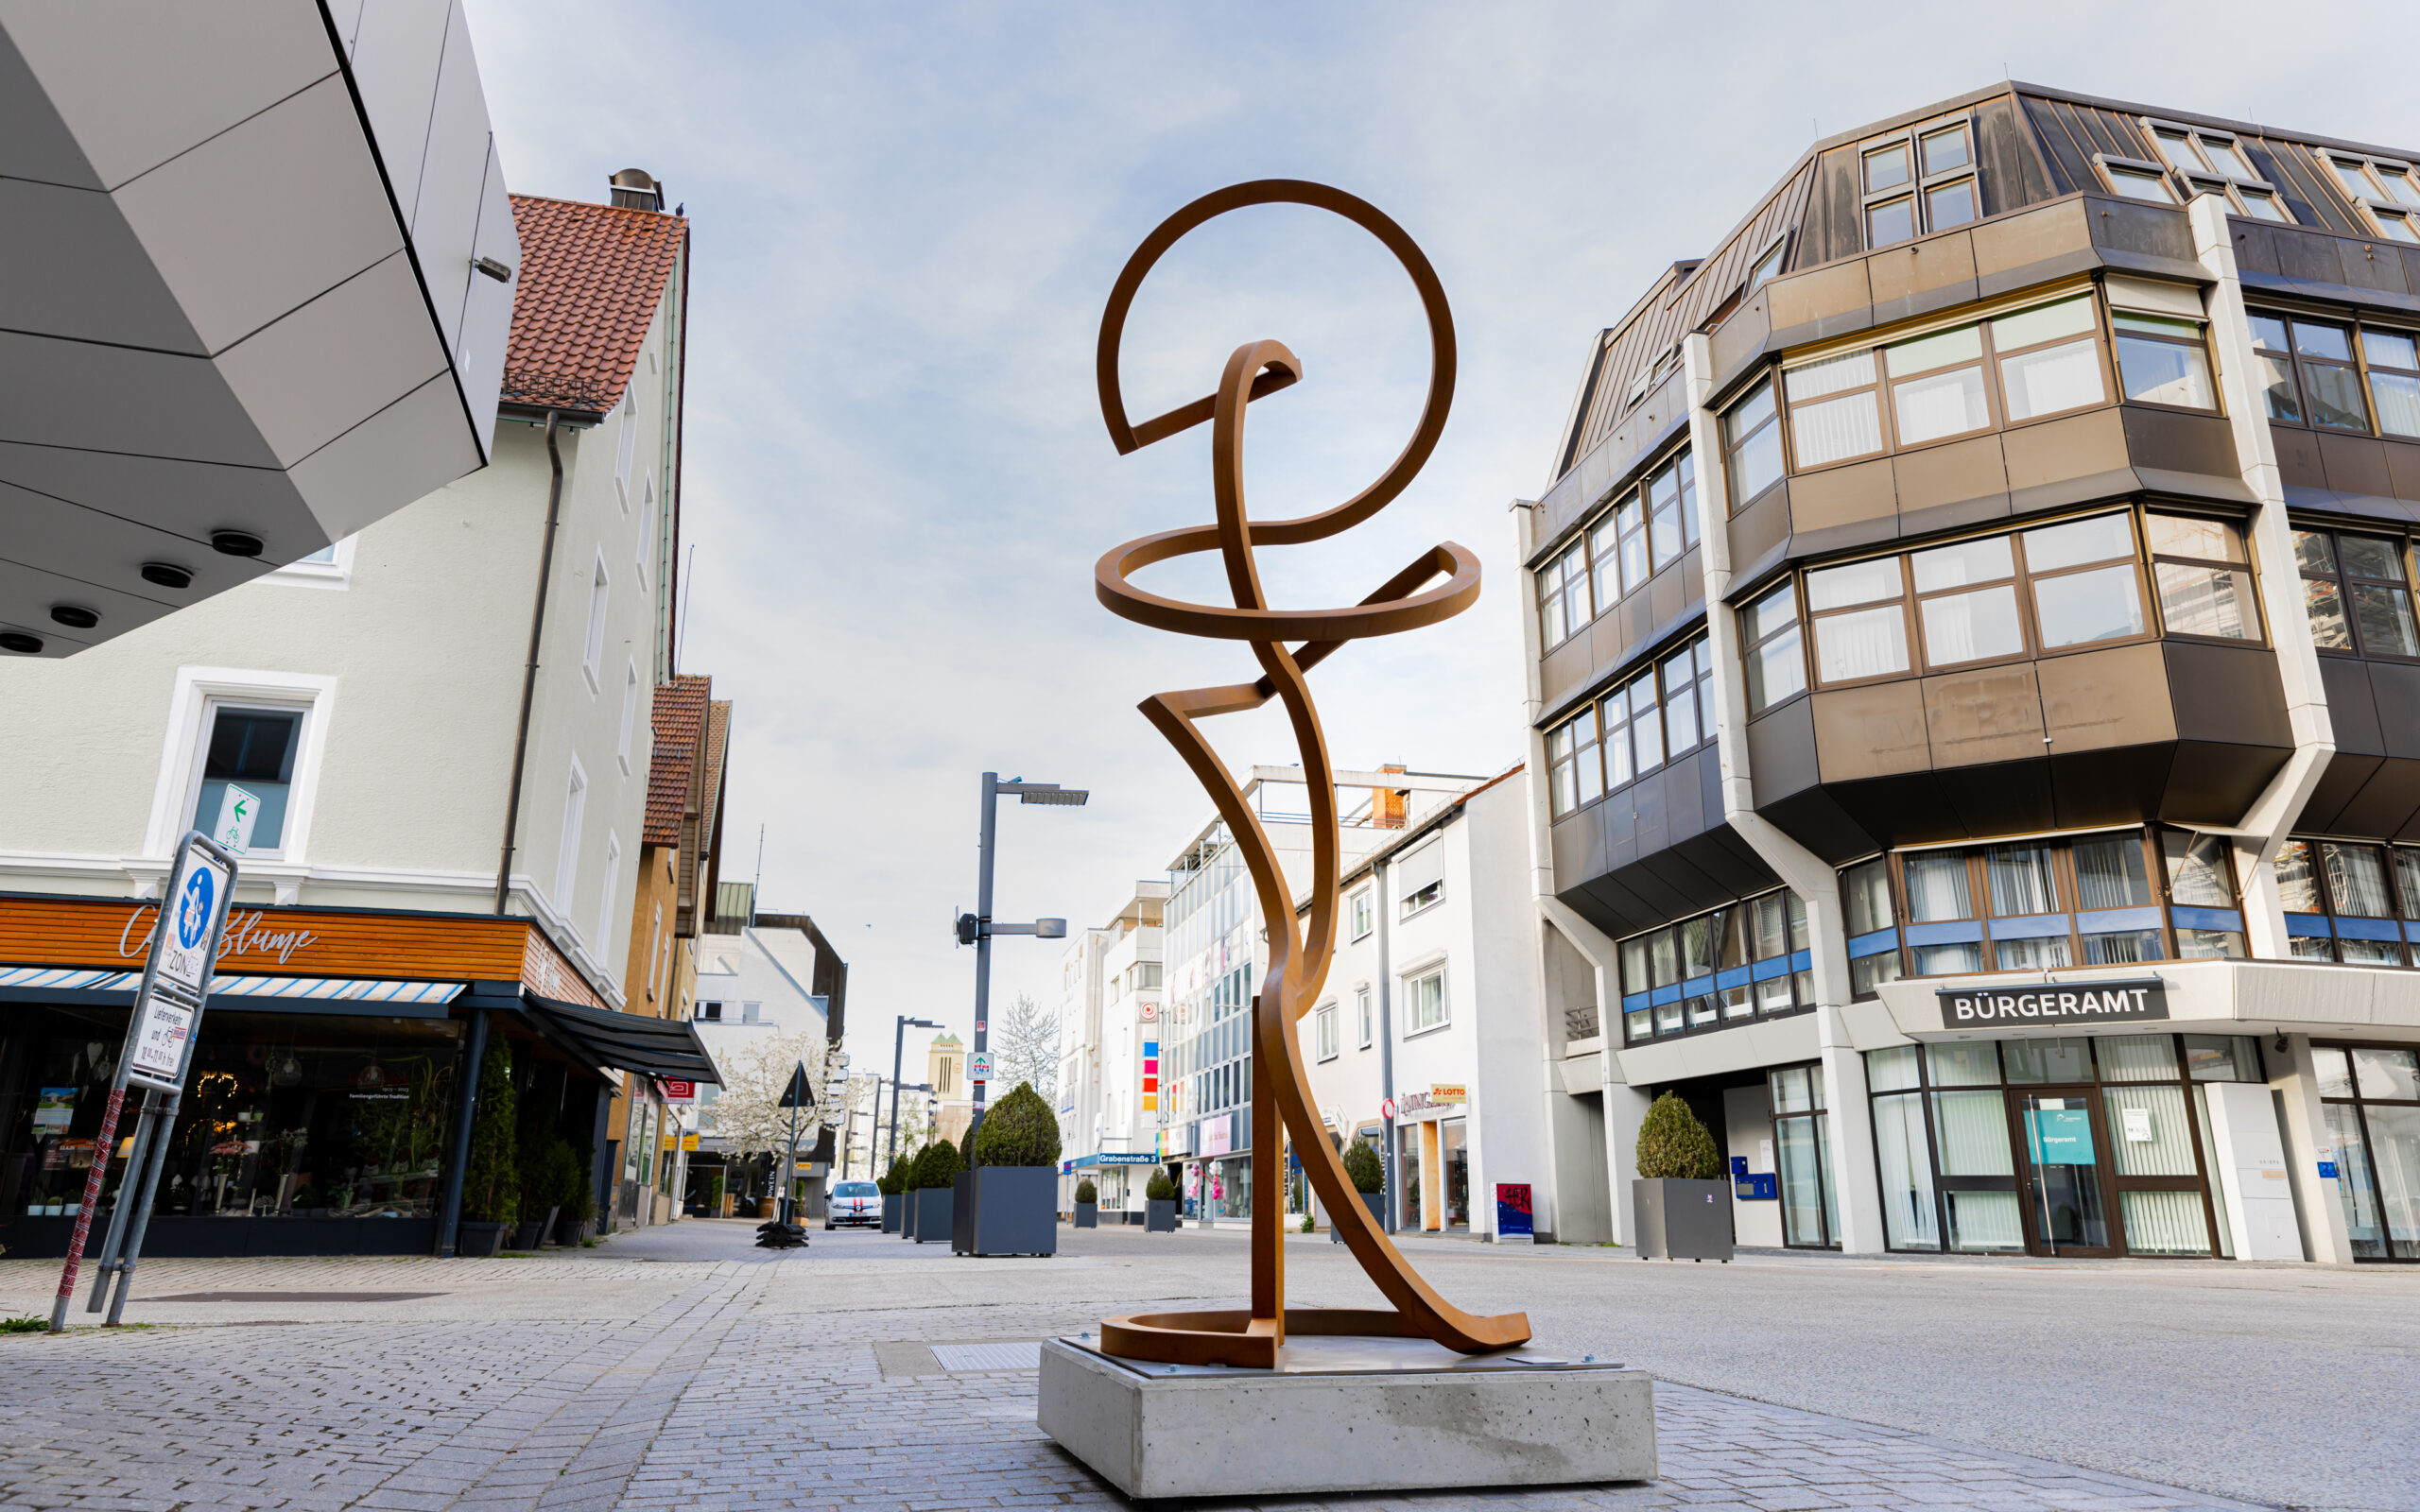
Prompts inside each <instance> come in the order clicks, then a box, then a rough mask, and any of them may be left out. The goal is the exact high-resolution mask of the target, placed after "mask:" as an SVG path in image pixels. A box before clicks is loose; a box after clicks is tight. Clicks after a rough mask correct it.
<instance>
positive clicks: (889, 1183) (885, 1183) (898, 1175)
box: [873, 1160, 908, 1197]
mask: <svg viewBox="0 0 2420 1512" xmlns="http://www.w3.org/2000/svg"><path fill="white" fill-rule="evenodd" d="M907 1183H908V1162H907V1161H905V1160H893V1161H891V1162H890V1170H888V1171H885V1172H884V1173H882V1175H880V1176H878V1177H874V1178H873V1189H874V1190H875V1191H876V1192H879V1193H881V1194H883V1195H884V1196H886V1197H895V1196H897V1195H899V1194H901V1193H902V1192H905V1191H907V1190H908V1184H907Z"/></svg>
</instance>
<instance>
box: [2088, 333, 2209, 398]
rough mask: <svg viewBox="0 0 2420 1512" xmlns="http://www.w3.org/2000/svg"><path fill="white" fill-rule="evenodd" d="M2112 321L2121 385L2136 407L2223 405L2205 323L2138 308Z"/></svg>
mask: <svg viewBox="0 0 2420 1512" xmlns="http://www.w3.org/2000/svg"><path fill="white" fill-rule="evenodd" d="M2110 320H2111V323H2112V324H2113V325H2115V326H2116V328H2117V337H2118V341H2117V344H2118V381H2119V384H2120V386H2121V387H2123V388H2124V389H2125V391H2126V398H2127V399H2128V400H2129V401H2130V402H2131V403H2134V404H2172V405H2174V406H2176V407H2177V408H2180V409H2216V408H2217V407H2218V400H2217V399H2216V398H2215V397H2214V391H2213V389H2212V388H2211V387H2210V353H2209V349H2208V347H2207V345H2206V344H2205V343H2204V340H2203V338H2202V322H2201V321H2199V320H2184V319H2178V318H2175V317H2173V316H2166V315H2143V314H2139V313H2137V312H2135V311H2133V310H2116V311H2112V312H2111V315H2110Z"/></svg>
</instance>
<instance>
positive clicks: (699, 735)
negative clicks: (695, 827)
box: [639, 673, 714, 845]
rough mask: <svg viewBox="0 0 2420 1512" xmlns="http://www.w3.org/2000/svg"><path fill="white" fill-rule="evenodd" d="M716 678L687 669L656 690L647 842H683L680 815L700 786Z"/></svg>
mask: <svg viewBox="0 0 2420 1512" xmlns="http://www.w3.org/2000/svg"><path fill="white" fill-rule="evenodd" d="M713 688H714V679H712V678H704V677H698V676H695V675H693V674H689V673H683V674H682V675H681V676H679V677H676V678H674V679H672V680H671V681H670V682H668V683H666V684H665V685H664V686H662V687H660V688H658V689H656V690H655V707H654V710H653V712H652V713H651V714H650V715H649V716H648V728H649V729H651V730H653V731H654V733H655V754H654V756H653V757H652V758H651V759H650V761H649V762H648V774H647V825H646V827H645V828H644V829H643V830H641V831H640V833H639V843H640V844H642V845H679V844H680V843H681V820H682V817H683V816H684V815H686V814H687V813H688V810H689V794H690V791H691V789H692V788H694V787H695V786H696V782H695V777H696V771H697V754H698V749H699V747H700V746H701V745H702V744H704V736H705V726H706V708H707V705H708V703H709V702H711V699H710V698H709V696H708V695H709V694H710V693H711V692H712V691H713Z"/></svg>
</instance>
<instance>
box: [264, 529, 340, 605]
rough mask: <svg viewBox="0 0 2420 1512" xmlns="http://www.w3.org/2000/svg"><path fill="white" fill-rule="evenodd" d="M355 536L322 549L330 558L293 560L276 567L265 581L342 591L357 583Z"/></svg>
mask: <svg viewBox="0 0 2420 1512" xmlns="http://www.w3.org/2000/svg"><path fill="white" fill-rule="evenodd" d="M353 542H354V537H352V536H347V537H345V538H344V539H343V540H342V541H331V542H329V543H328V544H327V545H325V546H322V547H320V550H321V551H324V552H327V553H328V554H329V559H328V560H326V561H302V560H297V561H289V562H287V563H286V564H285V566H283V567H280V568H278V569H277V570H276V571H274V572H271V573H268V574H266V575H264V576H262V578H261V581H262V582H265V583H275V584H277V585H278V586H279V587H280V588H320V589H333V590H336V591H337V592H339V593H341V592H342V591H343V590H345V589H347V588H350V587H352V586H353Z"/></svg>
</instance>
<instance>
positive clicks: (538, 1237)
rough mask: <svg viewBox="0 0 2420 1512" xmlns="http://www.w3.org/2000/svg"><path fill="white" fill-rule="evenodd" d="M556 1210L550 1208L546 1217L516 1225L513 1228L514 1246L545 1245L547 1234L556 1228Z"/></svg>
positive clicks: (517, 1247) (522, 1247) (524, 1247)
mask: <svg viewBox="0 0 2420 1512" xmlns="http://www.w3.org/2000/svg"><path fill="white" fill-rule="evenodd" d="M555 1211H556V1210H554V1209H553V1208H548V1209H547V1210H546V1215H545V1216H544V1217H543V1218H540V1219H537V1220H535V1221H525V1222H523V1223H522V1224H520V1225H519V1226H518V1227H516V1228H515V1229H513V1230H512V1247H513V1248H515V1249H536V1248H539V1247H540V1246H544V1244H545V1242H546V1236H547V1235H548V1234H550V1233H552V1232H554V1230H555Z"/></svg>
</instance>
